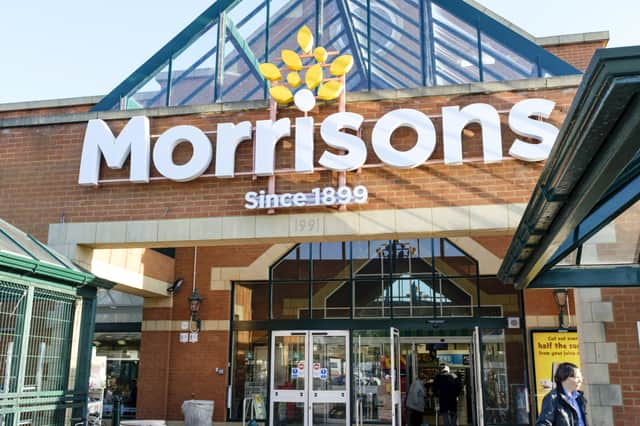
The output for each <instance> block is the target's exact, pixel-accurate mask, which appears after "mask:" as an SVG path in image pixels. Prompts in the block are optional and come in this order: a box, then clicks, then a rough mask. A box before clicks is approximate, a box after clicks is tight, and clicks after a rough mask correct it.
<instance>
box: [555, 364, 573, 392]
mask: <svg viewBox="0 0 640 426" xmlns="http://www.w3.org/2000/svg"><path fill="white" fill-rule="evenodd" d="M576 371H578V366H577V365H575V364H572V363H570V362H563V363H562V364H560V365H558V368H557V369H556V374H555V375H554V376H553V380H554V381H555V382H556V386H558V387H562V382H564V381H565V380H567V379H568V378H569V377H575V376H576Z"/></svg>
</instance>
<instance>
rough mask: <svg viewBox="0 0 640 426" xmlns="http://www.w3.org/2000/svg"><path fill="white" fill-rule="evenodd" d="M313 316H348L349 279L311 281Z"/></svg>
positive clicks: (349, 314) (349, 305)
mask: <svg viewBox="0 0 640 426" xmlns="http://www.w3.org/2000/svg"><path fill="white" fill-rule="evenodd" d="M311 308H312V312H311V315H312V317H313V318H349V317H350V316H351V309H350V308H351V282H350V281H349V280H332V281H320V282H319V281H313V282H312V284H311Z"/></svg>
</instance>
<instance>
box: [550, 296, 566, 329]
mask: <svg viewBox="0 0 640 426" xmlns="http://www.w3.org/2000/svg"><path fill="white" fill-rule="evenodd" d="M568 296H569V290H567V289H566V288H560V289H557V290H554V291H553V298H554V299H555V301H556V305H558V308H560V312H558V323H559V324H560V328H566V327H565V325H564V307H565V306H567V297H568Z"/></svg>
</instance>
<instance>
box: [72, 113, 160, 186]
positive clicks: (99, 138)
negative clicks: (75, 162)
mask: <svg viewBox="0 0 640 426" xmlns="http://www.w3.org/2000/svg"><path fill="white" fill-rule="evenodd" d="M150 146H151V140H150V136H149V119H148V118H147V117H133V118H132V119H131V120H129V122H128V123H127V124H126V125H125V127H124V129H122V131H121V132H120V134H119V135H118V137H117V138H116V137H115V136H113V133H112V132H111V129H109V127H108V126H107V123H105V122H104V121H102V120H90V121H89V123H88V124H87V131H86V133H85V135H84V143H83V145H82V157H81V159H80V175H79V177H78V183H79V184H80V185H98V179H99V177H100V159H101V154H102V156H104V160H105V162H106V163H107V166H109V167H110V168H112V169H120V168H122V166H123V165H124V162H125V161H126V159H127V157H128V156H129V155H131V169H130V173H129V180H130V181H131V182H136V183H147V182H149V156H150V152H149V151H150Z"/></svg>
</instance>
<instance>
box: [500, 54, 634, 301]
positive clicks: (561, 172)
mask: <svg viewBox="0 0 640 426" xmlns="http://www.w3.org/2000/svg"><path fill="white" fill-rule="evenodd" d="M639 149H640V46H634V47H624V48H615V49H600V50H598V51H597V52H596V54H595V55H594V57H593V59H592V61H591V64H590V65H589V68H588V69H587V72H586V74H585V75H584V78H583V81H582V84H581V85H580V88H579V89H578V93H577V94H576V97H575V98H574V100H573V103H572V105H571V108H570V110H569V112H568V114H567V118H566V120H565V122H564V125H563V126H562V129H561V130H560V133H559V135H558V139H557V141H556V144H555V146H554V149H553V151H552V153H551V155H550V157H549V159H548V160H547V163H546V165H545V168H544V170H543V171H542V174H541V176H540V179H539V180H538V183H537V185H536V188H535V190H534V192H533V195H532V196H531V199H530V200H529V204H528V205H527V209H526V211H525V213H524V215H523V218H522V220H521V222H520V224H519V226H518V229H517V231H516V234H515V236H514V238H513V240H512V241H511V245H510V246H509V249H508V251H507V254H506V256H505V259H504V262H503V264H502V266H501V268H500V271H499V272H498V277H499V278H500V279H501V280H502V281H504V282H506V283H510V284H514V285H515V287H516V288H519V289H522V288H525V287H527V286H529V287H530V288H533V287H606V286H631V285H633V286H637V285H638V283H640V279H639V278H640V269H639V265H638V263H639V258H638V257H639V250H640V239H639V238H640V205H639V204H638V200H639V199H640V152H639Z"/></svg>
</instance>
